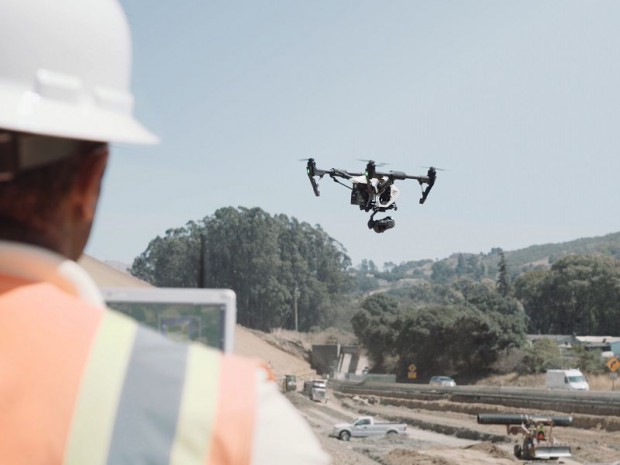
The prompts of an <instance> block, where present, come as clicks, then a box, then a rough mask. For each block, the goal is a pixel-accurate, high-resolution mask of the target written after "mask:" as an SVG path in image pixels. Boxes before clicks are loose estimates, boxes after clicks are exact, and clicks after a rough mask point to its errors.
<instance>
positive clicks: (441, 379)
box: [428, 376, 456, 387]
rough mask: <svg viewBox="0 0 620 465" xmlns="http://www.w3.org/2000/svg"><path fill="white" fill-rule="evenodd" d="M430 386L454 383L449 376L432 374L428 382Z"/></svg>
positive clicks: (451, 384) (451, 385)
mask: <svg viewBox="0 0 620 465" xmlns="http://www.w3.org/2000/svg"><path fill="white" fill-rule="evenodd" d="M428 384H430V385H431V386H442V387H454V386H456V383H455V382H454V380H453V379H452V378H450V377H449V376H433V377H432V378H431V380H430V382H429V383H428Z"/></svg>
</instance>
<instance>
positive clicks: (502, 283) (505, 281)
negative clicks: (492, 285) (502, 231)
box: [497, 250, 511, 297]
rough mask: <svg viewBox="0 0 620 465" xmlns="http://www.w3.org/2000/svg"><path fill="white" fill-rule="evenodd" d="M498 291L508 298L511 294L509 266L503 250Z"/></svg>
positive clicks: (498, 267) (498, 270)
mask: <svg viewBox="0 0 620 465" xmlns="http://www.w3.org/2000/svg"><path fill="white" fill-rule="evenodd" d="M497 291H498V292H499V293H500V294H501V295H502V296H503V297H508V296H509V295H510V294H511V287H510V277H509V275H508V265H507V264H506V256H505V255H504V251H503V250H502V251H501V252H500V253H499V264H498V265H497Z"/></svg>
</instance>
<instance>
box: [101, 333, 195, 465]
mask: <svg viewBox="0 0 620 465" xmlns="http://www.w3.org/2000/svg"><path fill="white" fill-rule="evenodd" d="M187 350H188V347H187V346H186V345H181V344H177V343H175V342H172V341H170V340H168V339H166V338H164V337H163V336H161V335H160V334H157V333H155V332H153V331H151V330H149V329H145V328H142V327H139V328H138V332H137V334H136V339H135V343H134V348H133V352H132V354H131V358H130V361H129V366H128V368H127V375H126V377H125V385H124V387H123V392H122V394H121V398H120V402H119V404H118V411H117V417H116V423H115V426H114V433H113V436H112V442H111V444H110V453H109V456H108V462H109V463H112V464H114V465H120V464H127V465H130V464H131V465H133V464H151V463H152V464H165V463H168V462H169V460H170V454H171V449H172V443H173V440H174V437H175V434H176V426H177V418H178V414H179V407H180V404H181V395H182V392H183V382H184V379H185V367H186V363H187Z"/></svg>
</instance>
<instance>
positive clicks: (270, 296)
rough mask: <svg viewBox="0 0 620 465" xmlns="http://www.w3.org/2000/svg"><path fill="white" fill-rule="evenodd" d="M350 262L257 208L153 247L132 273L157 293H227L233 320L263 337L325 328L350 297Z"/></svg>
mask: <svg viewBox="0 0 620 465" xmlns="http://www.w3.org/2000/svg"><path fill="white" fill-rule="evenodd" d="M349 267H350V259H349V257H348V256H347V254H346V252H345V250H344V248H343V247H342V245H341V244H339V243H338V242H337V241H335V240H334V239H332V238H331V237H329V236H328V235H327V234H326V233H325V232H324V231H323V230H322V229H321V228H320V227H312V226H310V225H308V224H307V223H300V222H298V221H297V220H295V219H290V218H288V217H287V216H286V215H277V216H275V217H274V216H271V215H269V214H268V213H266V212H265V211H263V210H261V209H259V208H252V209H248V208H242V207H240V208H237V209H235V208H232V207H227V208H222V209H219V210H217V211H216V212H215V213H214V214H213V215H212V216H208V217H205V218H203V219H202V220H201V221H198V222H189V223H188V224H187V225H186V226H185V227H184V228H178V229H173V230H168V231H167V232H166V236H165V237H157V238H155V239H153V240H152V241H151V242H150V243H149V245H148V247H147V249H146V251H145V252H143V253H142V254H141V255H140V256H139V257H138V258H136V259H135V260H134V263H133V265H132V268H131V270H130V271H131V273H132V274H133V275H134V276H137V277H139V278H142V279H145V280H147V281H148V282H150V283H152V284H154V285H157V286H174V287H197V285H198V284H199V281H200V279H199V278H200V276H201V275H202V276H204V285H205V286H206V287H209V288H230V289H233V290H234V291H235V293H236V295H237V320H238V321H239V323H240V324H242V325H244V326H247V327H250V328H256V329H261V330H269V329H271V328H274V327H284V328H287V329H294V327H295V308H296V309H297V317H298V318H297V323H298V329H299V330H302V331H307V330H309V329H310V328H313V327H326V326H329V325H330V323H332V322H333V321H334V319H335V313H336V311H337V309H338V308H339V307H340V304H341V302H342V299H343V297H342V296H343V294H344V292H346V291H347V290H348V289H349V285H350V278H349V275H348V272H347V270H348V268H349Z"/></svg>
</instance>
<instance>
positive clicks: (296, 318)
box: [293, 283, 299, 332]
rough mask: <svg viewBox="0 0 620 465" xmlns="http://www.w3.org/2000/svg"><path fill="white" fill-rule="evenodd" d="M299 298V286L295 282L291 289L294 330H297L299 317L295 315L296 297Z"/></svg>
mask: <svg viewBox="0 0 620 465" xmlns="http://www.w3.org/2000/svg"><path fill="white" fill-rule="evenodd" d="M298 298H299V288H298V287H297V283H295V289H294V290H293V311H294V312H295V332H299V318H298V316H297V299H298Z"/></svg>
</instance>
